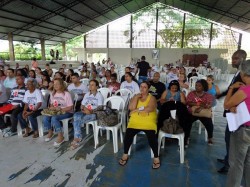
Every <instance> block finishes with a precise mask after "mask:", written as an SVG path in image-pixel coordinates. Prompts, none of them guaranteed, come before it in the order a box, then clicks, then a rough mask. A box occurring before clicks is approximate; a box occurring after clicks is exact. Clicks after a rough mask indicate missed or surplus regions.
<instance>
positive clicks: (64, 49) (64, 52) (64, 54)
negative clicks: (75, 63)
mask: <svg viewBox="0 0 250 187" xmlns="http://www.w3.org/2000/svg"><path fill="white" fill-rule="evenodd" d="M62 56H63V60H67V59H66V43H65V42H62Z"/></svg>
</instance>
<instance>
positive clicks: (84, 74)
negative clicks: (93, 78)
mask: <svg viewBox="0 0 250 187" xmlns="http://www.w3.org/2000/svg"><path fill="white" fill-rule="evenodd" d="M89 75H90V72H89V71H88V69H87V67H86V66H82V71H81V76H80V78H81V79H83V78H89Z"/></svg>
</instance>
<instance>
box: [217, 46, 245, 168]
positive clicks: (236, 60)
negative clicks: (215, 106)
mask: <svg viewBox="0 0 250 187" xmlns="http://www.w3.org/2000/svg"><path fill="white" fill-rule="evenodd" d="M246 57H247V53H246V51H244V50H241V49H240V50H237V51H235V52H234V54H233V56H232V67H233V68H237V69H239V67H240V64H241V63H242V62H243V61H245V60H246ZM236 82H241V83H243V81H242V79H241V76H240V71H239V70H238V71H237V72H236V73H235V75H234V78H233V79H232V81H231V83H230V85H229V87H228V89H227V90H226V91H225V92H223V93H221V95H219V96H218V97H217V98H220V97H222V96H225V95H227V93H228V91H229V89H230V87H231V85H233V84H234V83H236ZM237 90H238V88H234V89H233V92H232V95H233V94H234V93H235V92H236V91H237ZM226 112H228V110H225V111H224V115H223V116H224V117H225V113H226ZM225 142H226V151H227V152H226V155H225V157H224V159H220V158H218V159H217V161H218V162H221V163H223V164H224V166H223V167H222V168H220V169H219V170H218V172H219V173H227V172H228V169H229V163H228V157H229V147H230V132H229V128H228V125H227V127H226V130H225Z"/></svg>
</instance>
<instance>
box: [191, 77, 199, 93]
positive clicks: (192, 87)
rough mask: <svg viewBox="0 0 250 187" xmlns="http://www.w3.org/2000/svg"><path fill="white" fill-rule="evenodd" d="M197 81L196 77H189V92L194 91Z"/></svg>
mask: <svg viewBox="0 0 250 187" xmlns="http://www.w3.org/2000/svg"><path fill="white" fill-rule="evenodd" d="M198 80H199V78H198V77H196V76H193V77H190V79H189V86H190V87H189V88H190V90H194V89H195V83H196V82H197V81H198Z"/></svg>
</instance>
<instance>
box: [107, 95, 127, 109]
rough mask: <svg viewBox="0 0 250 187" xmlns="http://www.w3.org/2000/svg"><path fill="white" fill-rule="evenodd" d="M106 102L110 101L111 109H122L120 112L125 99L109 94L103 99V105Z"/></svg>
mask: <svg viewBox="0 0 250 187" xmlns="http://www.w3.org/2000/svg"><path fill="white" fill-rule="evenodd" d="M108 102H110V104H111V108H112V109H116V110H120V109H121V110H122V111H121V112H123V110H124V107H125V101H124V99H123V98H122V97H119V96H111V97H109V98H107V99H105V100H104V105H107V104H108Z"/></svg>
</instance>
